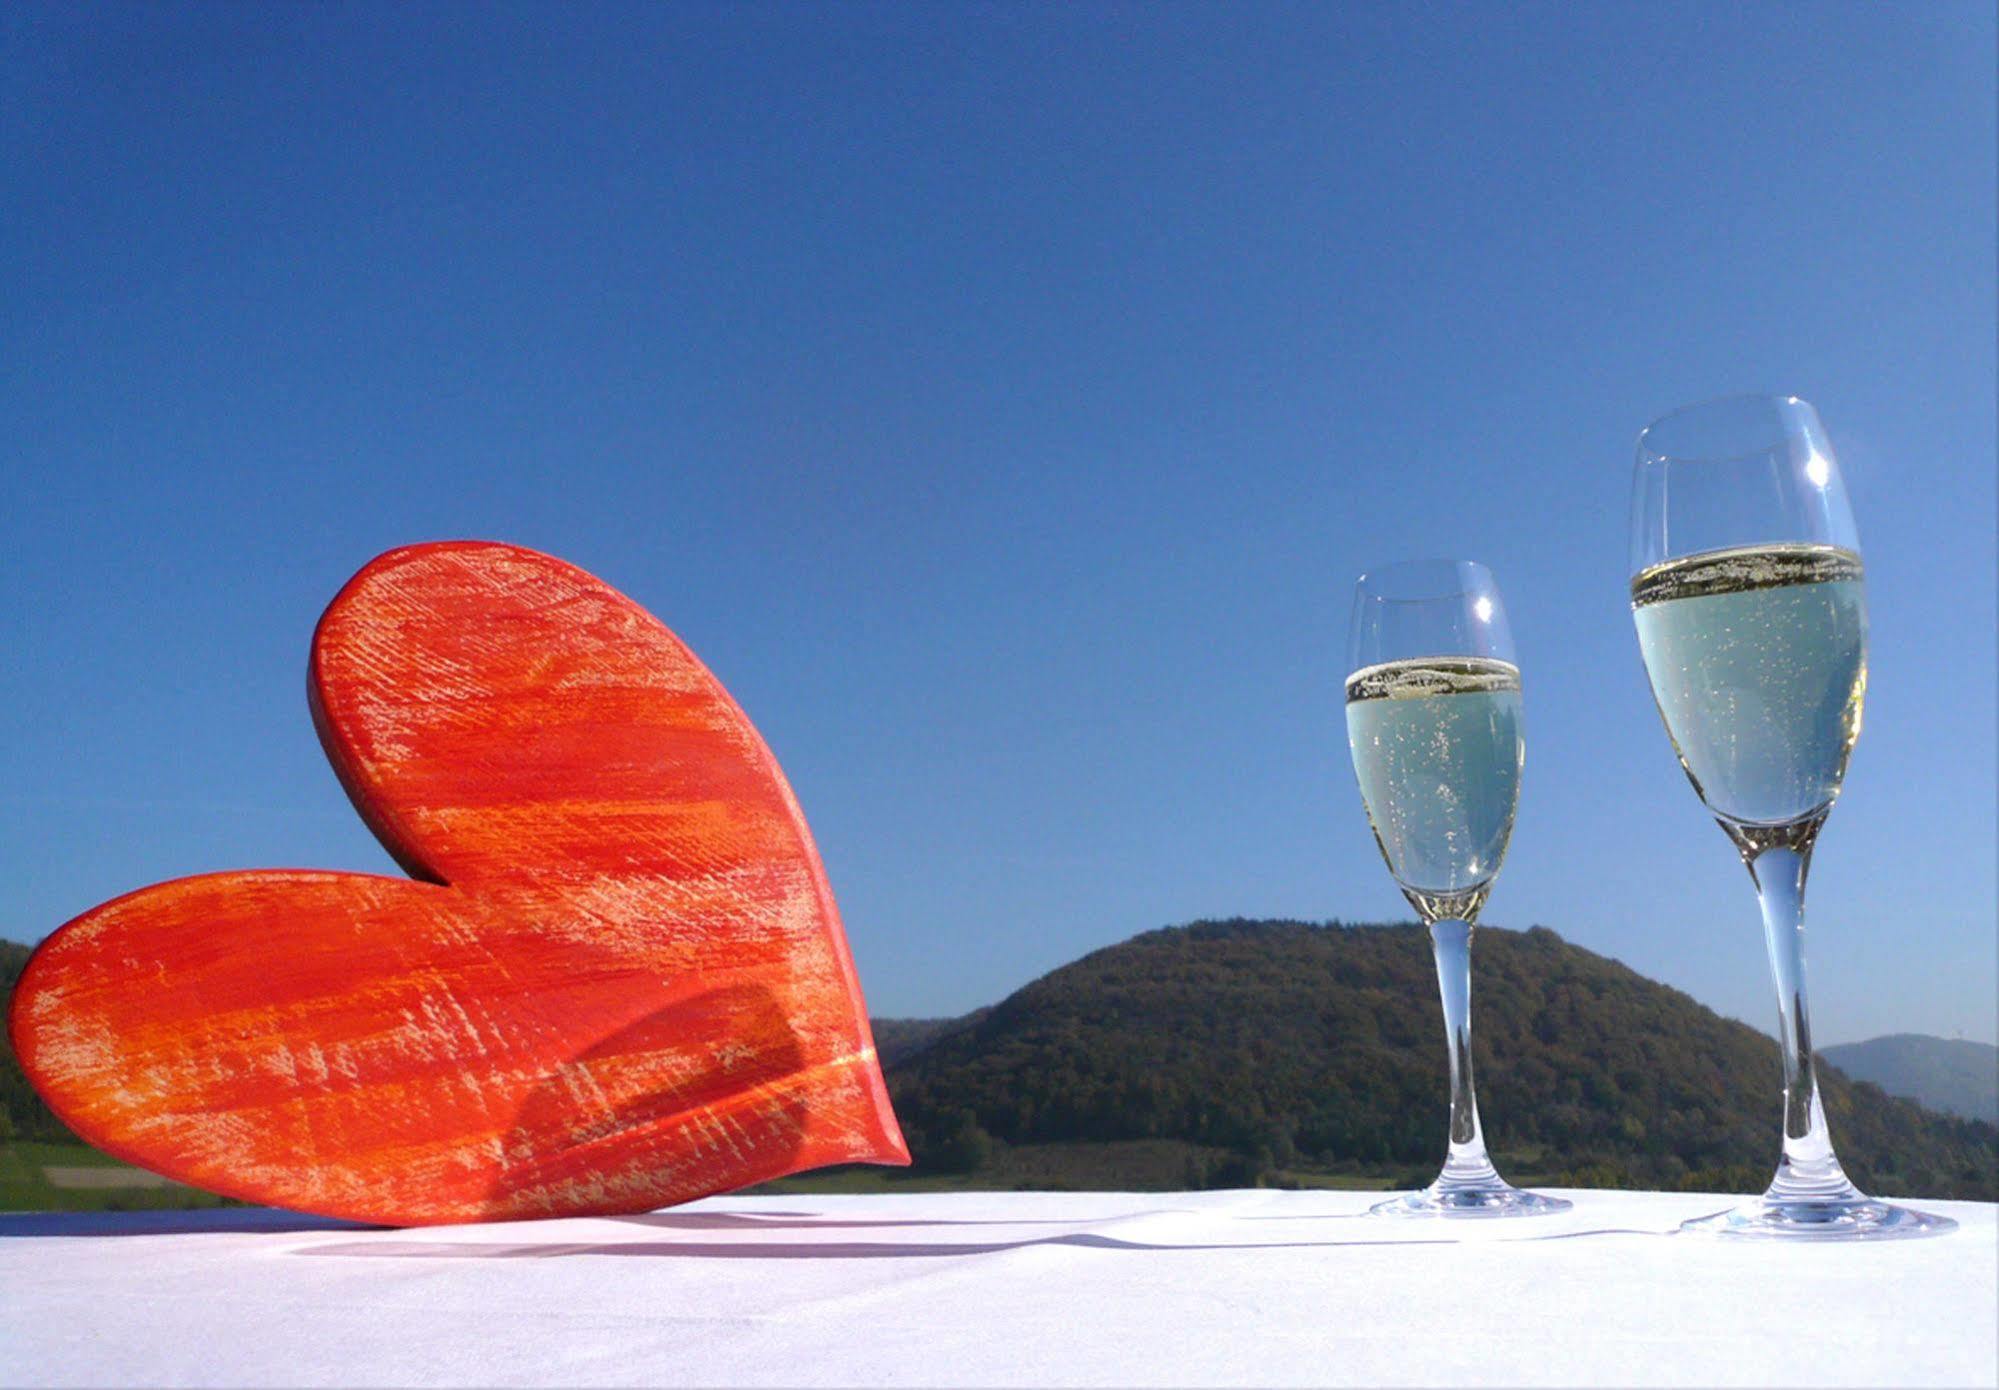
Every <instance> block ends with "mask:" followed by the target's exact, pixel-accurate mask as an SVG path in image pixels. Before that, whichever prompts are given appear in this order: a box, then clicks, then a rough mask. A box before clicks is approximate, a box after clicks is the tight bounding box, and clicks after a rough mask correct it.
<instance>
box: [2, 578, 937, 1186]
mask: <svg viewBox="0 0 1999 1390" xmlns="http://www.w3.org/2000/svg"><path fill="white" fill-rule="evenodd" d="M309 693H310V698H311V705H312V714H313V720H314V723H315V724H316V725H317V727H318V730H319V735H320V740H321V742H322V743H323V744H324V745H325V748H326V752H327V756H328V758H329V759H330V760H331V761H332V763H333V766H334V769H335V770H336V772H337V773H338V774H339V776H340V780H341V782H342V784H343V785H344V786H345V787H346V788H347V792H348V795H349V796H350V797H351V798H352V799H353V802H354V805H355V807H356V809H357V810H359V812H360V813H361V816H362V817H363V819H365V820H366V822H367V823H368V825H369V827H370V828H371V829H372V830H373V831H374V833H375V834H376V836H377V837H378V838H379V839H380V840H381V841H382V843H383V845H384V846H385V847H386V848H387V849H388V851H389V853H390V854H391V855H393V856H394V857H395V859H396V861H397V862H398V863H399V864H401V865H402V866H403V868H404V869H405V870H407V871H408V872H409V873H410V875H411V876H412V878H411V879H398V878H387V877H381V876H376V875H369V874H355V873H334V872H321V871H314V870H303V869H252V870H247V871H244V872H239V873H220V874H207V875H202V876H200V877H196V878H186V879H179V880H176V881H174V882H171V883H163V884H159V885H156V886H154V887H151V888H144V889H141V890H139V891H138V892H136V893H131V894H128V895H127V896H125V897H122V898H118V899H116V900H114V901H112V902H108V903H106V904H104V905H103V906H102V907H99V908H96V909H94V910H92V911H90V912H87V913H85V914H83V915H82V916H81V917H78V918H77V919H75V920H74V921H72V922H70V923H68V924H67V925H66V926H64V927H63V928H62V929H61V930H59V931H57V932H56V933H55V934H54V935H53V936H51V937H50V938H49V939H48V940H47V941H45V942H43V943H42V945H41V947H40V948H39V949H38V950H37V951H36V952H35V954H34V956H33V958H32V959H31V960H30V961H29V963H28V966H27V969H26V971H25V973H24V974H23V975H22V977H21V980H20V983H19V985H18V986H17V988H16V991H15V995H14V1003H13V1008H12V1011H11V1016H10V1020H9V1027H10V1031H11V1034H12V1038H13V1042H14V1047H15V1050H16V1051H17V1052H18V1054H19V1056H20V1059H21V1064H22V1066H23V1067H24V1068H25V1069H26V1071H27V1074H28V1076H29V1078H30V1080H32V1081H33V1083H34V1085H35V1088H36V1089H37V1090H38V1091H39V1092H40V1093H41V1095H42V1096H43V1098H44V1099H45V1100H47V1101H48V1103H49V1105H50V1107H51V1108H52V1109H54V1110H55V1112H56V1113H57V1114H58V1115H60V1116H61V1117H62V1119H63V1120H64V1121H65V1122H66V1123H67V1124H68V1125H69V1126H70V1127H71V1128H72V1129H74V1130H75V1131H76V1132H77V1133H78V1134H79V1135H81V1136H82V1137H83V1138H84V1139H86V1140H88V1141H89V1142H91V1143H92V1144H95V1145H97V1146H98V1147H99V1148H102V1149H105V1150H107V1151H108V1152H110V1153H112V1154H115V1155H117V1156H118V1157H120V1158H123V1159H127V1160H129V1161H130V1162H133V1163H137V1164H140V1165H143V1166H144V1167H147V1168H151V1169H153V1170H155V1171H157V1172H160V1173H164V1174H166V1175H168V1176H169V1177H173V1178H177V1179H180V1180H181V1181H183V1182H188V1183H192V1184H195V1185H196V1186H199V1187H204V1188H207V1189H209V1190H211V1191H214V1192H219V1193H223V1194H225V1195H228V1196H232V1197H240V1198H244V1199H247V1200H250V1201H254V1202H263V1203H270V1204H274V1205H278V1206H284V1207H291V1208H295V1209H297V1210H301V1211H310V1212H318V1213H323V1214H325V1215H330V1216H342V1217H350V1218H354V1219H358V1220H364V1221H375V1222H384V1223H389V1224H398V1225H400V1224H420V1223H428V1222H442V1221H472V1220H493V1219H506V1218H515V1217H536V1216H565V1215H582V1214H591V1213H608V1212H630V1211H644V1210H650V1209H652V1208H654V1207H658V1206H663V1205H667V1204H669V1203H673V1202H680V1201H685V1200H688V1199H690V1198H694V1197H698V1196H702V1195H704V1194H708V1193H713V1192H720V1191H726V1190H729V1189H733V1188H738V1187H742V1186H745V1185H748V1184H751V1183H755V1182H760V1181H764V1180H766V1179H769V1178H774V1177H779V1176H782V1175H783V1174H786V1173H792V1172H797V1171H799V1170H801V1169H805V1168H812V1167H817V1166H819V1165H822V1164H828V1163H853V1162H869V1163H896V1164H900V1163H907V1162H908V1161H909V1155H908V1151H907V1150H906V1149H905V1148H904V1146H903V1141H902V1136H901V1133H900V1131H899V1130H898V1129H897V1126H896V1122H895V1116H894V1114H893V1112H892V1111H891V1110H890V1108H889V1102H888V1095H887V1091H886V1089H885V1088H884V1086H883V1084H882V1077H881V1071H880V1068H879V1066H878V1065H877V1063H876V1060H875V1053H874V1045H873V1039H872V1037H871V1035H870V1033H869V1029H868V1022H867V1015H866V1010H865V1008H864V1006H863V1004H862V1001H861V992H860V986H859V982H858V980H857V978H856V976H855V973H854V967H853V962H852V959H851V958H850V956H849V955H848V951H847V944H846V938H845V935H844V934H843V932H842V931H841V927H840V918H839V914H838V911H837V910H836V909H835V907H834V904H833V896H832V893H831V892H830V890H829V889H828V888H827V884H826V877H825V874H824V872H823V870H822V869H821V867H820V863H819V856H818V853H817V851H816V850H815V849H814V848H813V844H812V838H811V835H810V833H809V832H808V831H807V830H806V826H805V818H804V816H803V815H802V814H801V813H800V811H799V809H798V804H797V802H796V800H795V799H794V798H793V796H792V794H791V789H790V787H789V786H788V785H787V784H786V782H785V780H784V776H783V774H782V773H781V772H780V771H779V770H778V766H777V762H776V760H775V759H774V758H773V757H772V756H771V754H770V750H769V749H768V748H766V747H765V746H764V743H763V740H762V739H761V738H760V737H759V736H758V734H757V732H756V730H755V729H754V728H753V727H752V726H751V724H750V721H749V720H748V718H747V717H745V716H744V714H743V712H742V711H741V710H740V709H738V708H737V706H736V704H735V702H734V701H733V700H731V699H730V698H729V695H728V693H727V692H726V691H725V690H723V689H722V686H721V684H720V683H719V682H718V681H717V680H716V679H715V678H714V676H712V675H711V674H709V672H708V670H707V668H706V667H704V666H703V665H702V664H701V663H700V662H699V661H698V660H696V659H695V657H694V655H693V654H692V653H691V652H689V651H688V649H687V648H686V647H685V646H683V645H682V644H681V642H680V641H679V639H678V638H676V637H675V636H674V635H673V634H672V633H671V632H669V631H667V629H666V628H665V627H664V626H662V625H661V624H660V623H659V622H658V620H657V619H655V618H653V617H652V616H651V615H650V614H648V613H647V612H646V611H645V610H644V609H642V608H640V607H639V606H638V605H637V604H635V603H633V602H632V601H631V600H630V599H628V598H626V597H625V596H624V595H623V594H621V593H619V592H618V591H617V590H615V589H613V588H611V587H610V586H609V585H607V584H605V583H603V582H602V581H601V580H598V579H596V578H594V577H592V576H591V575H588V574H585V573H584V572H583V571H581V570H579V569H576V568H575V567H574V566H571V565H568V564H564V563H563V562H562V561H560V560H556V559H553V558H551V557H549V556H546V555H541V554H537V553H535V552H533V551H529V550H522V549H519V548H516V547H513V546H506V545H497V544H487V543H478V542H447V543H440V544H433V545H419V546H412V547H409V548H407V549H402V550H395V551H391V552H389V553H388V554H386V555H383V556H381V557H380V558H379V559H377V560H375V561H374V562H373V563H371V564H369V565H368V566H367V568H365V569H363V570H362V571H361V572H360V573H359V574H358V575H356V576H355V577H354V579H353V580H352V581H350V582H349V583H348V585H347V587H346V588H345V589H343V590H342V591H341V593H340V595H339V596H338V597H337V598H335V599H334V601H333V604H332V606H331V607H329V608H328V609H327V611H326V614H325V616H324V617H323V618H322V619H321V620H320V624H319V630H318V632H317V633H316V634H315V635H314V638H313V647H312V664H311V673H310V681H309Z"/></svg>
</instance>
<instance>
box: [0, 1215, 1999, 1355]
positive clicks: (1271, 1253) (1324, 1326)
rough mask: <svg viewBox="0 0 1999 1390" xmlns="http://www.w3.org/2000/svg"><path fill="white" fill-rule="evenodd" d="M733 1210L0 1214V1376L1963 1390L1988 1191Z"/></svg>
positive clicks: (1988, 1243)
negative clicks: (1768, 1202)
mask: <svg viewBox="0 0 1999 1390" xmlns="http://www.w3.org/2000/svg"><path fill="white" fill-rule="evenodd" d="M1568 1195H1570V1196H1572V1197H1573V1198H1574V1199H1575V1203H1576V1206H1575V1210H1574V1211H1573V1212H1571V1213H1568V1214H1565V1215H1562V1216H1556V1217H1540V1218H1535V1219H1532V1220H1522V1221H1507V1222H1494V1223H1480V1224H1477V1225H1467V1224H1465V1223H1461V1222H1454V1223H1448V1224H1443V1223H1436V1222H1428V1221H1408V1220H1399V1221H1398V1220H1389V1219H1382V1218H1372V1217H1368V1216H1366V1215H1364V1214H1363V1213H1364V1212H1365V1209H1366V1206H1367V1204H1368V1200H1369V1199H1368V1198H1367V1197H1366V1196H1365V1195H1363V1194H1358V1193H1332V1192H1200V1193H1164V1194H1161V1193H1150V1194H1144V1193H1141V1194H1125V1193H992V1194H949V1195H919V1194H910V1195H894V1196H865V1197H861V1196H852V1197H799V1196H792V1197H758V1198H751V1197H736V1198H719V1199H714V1200H710V1201H706V1202H701V1203H697V1204H695V1205H692V1206H687V1207H680V1208H676V1209H674V1210H672V1211H666V1212H659V1213H655V1214H653V1215H650V1216H634V1217H624V1218H616V1219H602V1220H574V1221H548V1222H533V1223H517V1224H508V1225H490V1226H456V1227H431V1228H427V1229H420V1230H401V1231H384V1230H371V1229H364V1228H360V1227H351V1226H342V1225H339V1224H338V1223H333V1222H326V1221H319V1220H315V1219H312V1218H304V1217H294V1216H289V1215H287V1214H284V1213H279V1212H270V1211H235V1212H230V1211H223V1212H207V1213H191V1214H186V1215H181V1214H161V1215H141V1216H118V1215H112V1214H106V1215H94V1216H0V1381H4V1382H5V1383H6V1384H9V1385H19V1384H31V1385H32V1384H62V1385H113V1384H144V1385H158V1384H177V1385H194V1384H199V1385H251V1384H254V1385H332V1384H340V1385H383V1384H388V1385H466V1384H472V1385H612V1384H620V1385H622V1384H649V1385H1022V1384H1029V1385H1065V1384H1068V1385H1108V1384H1119V1385H1144V1384H1157V1385H1291V1384H1314V1385H1394V1384H1410V1383H1416V1384H1441V1385H1452V1386H1461V1385H1518V1384H1564V1385H1583V1384H1591V1385H1626V1384H1629V1385H1746V1384H1762V1385H1772V1384H1774V1385H1993V1384H1995V1383H1999V1287H1995V1283H1999V1224H1996V1223H1995V1219H1994V1213H1995V1208H1993V1207H1992V1206H1988V1205H1984V1204H1975V1203H1964V1202H1927V1203H1919V1204H1918V1205H1921V1206H1924V1207H1926V1208H1927V1209H1929V1210H1933V1211H1938V1212H1942V1213H1945V1214H1948V1215H1951V1216H1955V1217H1956V1218H1957V1219H1958V1221H1959V1222H1961V1223H1962V1226H1961V1229H1960V1230H1958V1231H1957V1232H1956V1233H1954V1234H1952V1235H1950V1236H1947V1237H1944V1238H1941V1239H1935V1240H1920V1241H1892V1242H1880V1243H1871V1242H1870V1243H1862V1244H1854V1245H1844V1246H1833V1245H1805V1246H1789V1247H1784V1248H1772V1247H1770V1246H1767V1245H1753V1244H1746V1243H1729V1242H1723V1241H1717V1240H1714V1239H1712V1238H1703V1237H1696V1236H1687V1235H1679V1234H1674V1229H1675V1227H1676V1226H1677V1225H1678V1223H1679V1222H1680V1221H1681V1220H1682V1219H1683V1218H1685V1217H1688V1216H1695V1215H1699V1214H1702V1213H1704V1212H1708V1211H1712V1210H1716V1209H1718V1208H1719V1207H1721V1206H1722V1205H1725V1203H1723V1202H1722V1201H1721V1200H1719V1199H1717V1198H1713V1197H1704V1196H1684V1195H1662V1194H1657V1193H1610V1192H1575V1193H1570V1194H1568Z"/></svg>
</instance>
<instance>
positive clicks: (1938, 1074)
mask: <svg viewBox="0 0 1999 1390" xmlns="http://www.w3.org/2000/svg"><path fill="white" fill-rule="evenodd" d="M1819 1055H1820V1056H1821V1057H1824V1058H1825V1059H1826V1060H1827V1061H1829V1062H1831V1063H1832V1064H1833V1065H1834V1066H1836V1067H1838V1068H1839V1069H1840V1070H1841V1071H1843V1072H1845V1073H1846V1074H1847V1075H1848V1076H1851V1077H1853V1078H1854V1079H1855V1080H1857V1081H1871V1082H1873V1083H1874V1084H1875V1085H1877V1086H1879V1087H1880V1088H1881V1089H1882V1090H1884V1091H1886V1092H1887V1093H1888V1094H1889V1095H1891V1096H1907V1097H1909V1098H1910V1099H1912V1100H1917V1101H1921V1102H1922V1103H1923V1104H1924V1105H1927V1106H1928V1107H1930V1109H1932V1110H1941V1111H1943V1112H1944V1113H1945V1114H1950V1115H1962V1116H1964V1117H1966V1118H1967V1119H1973V1120H1983V1121H1984V1122H1985V1123H1986V1124H1990V1125H1999V1047H1994V1046H1993V1045H1992V1044H1991V1043H1981V1042H1967V1041H1966V1040H1964V1039H1963V1038H1936V1037H1931V1036H1930V1035H1929V1034H1927V1033H1890V1034H1888V1035H1887V1036H1885V1037H1879V1038H1869V1039H1868V1040H1867V1041H1866V1042H1857V1043H1841V1044H1839V1045H1838V1046H1837V1047H1828V1048H1825V1049H1823V1050H1822V1051H1821V1052H1820V1053H1819Z"/></svg>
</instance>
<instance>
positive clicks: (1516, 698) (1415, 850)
mask: <svg viewBox="0 0 1999 1390" xmlns="http://www.w3.org/2000/svg"><path fill="white" fill-rule="evenodd" d="M1347 742H1348V744H1349V746H1350V747H1351V748H1352V750H1353V765H1354V773H1355V775H1356V776H1357V777H1358V778H1359V780H1360V794H1361V799H1362V800H1363V801H1364V802H1365V803H1366V805H1367V819H1368V823H1369V824H1370V825H1372V826H1373V827H1374V838H1375V842H1376V843H1377V844H1378V845H1380V846H1381V854H1382V857H1383V858H1384V859H1386V860H1387V861H1388V869H1389V872H1390V873H1392V874H1394V875H1395V877H1396V879H1397V880H1398V881H1399V882H1400V883H1401V884H1402V886H1403V887H1404V888H1405V889H1408V890H1410V891H1412V892H1415V893H1419V894H1430V895H1446V894H1465V893H1468V892H1471V891H1472V890H1477V889H1481V888H1482V887H1483V886H1484V885H1485V884H1488V883H1490V882H1491V880H1492V876H1493V875H1494V874H1496V873H1498V872H1499V862H1500V860H1501V859H1502V858H1504V857H1505V854H1506V842H1507V839H1508V838H1509V837H1510V836H1511V835H1512V833H1513V814H1514V808H1515V807H1516V806H1517V805H1518V803H1519V799H1520V763H1521V757H1522V753H1523V744H1522V741H1521V731H1520V670H1519V668H1518V667H1516V666H1513V665H1512V664H1510V663H1508V662H1504V661H1495V660H1492V659H1490V658H1486V657H1417V658H1414V659H1410V660H1402V661H1389V662H1384V663H1382V664H1381V665H1378V666H1367V667H1363V668H1362V669H1361V670H1358V671H1356V672H1354V673H1353V674H1352V675H1351V676H1349V677H1347ZM1480 896H1481V897H1482V896H1483V895H1482V894H1480ZM1474 910H1475V908H1474Z"/></svg>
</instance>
